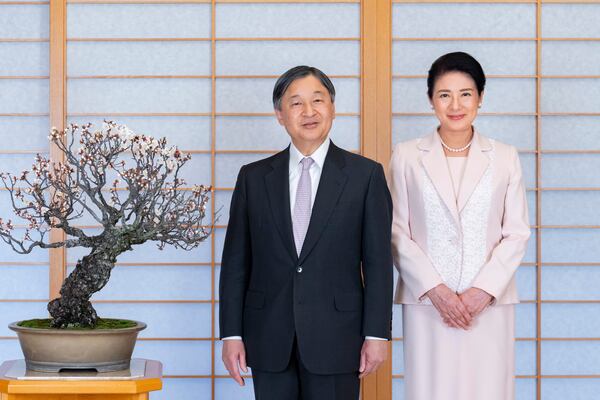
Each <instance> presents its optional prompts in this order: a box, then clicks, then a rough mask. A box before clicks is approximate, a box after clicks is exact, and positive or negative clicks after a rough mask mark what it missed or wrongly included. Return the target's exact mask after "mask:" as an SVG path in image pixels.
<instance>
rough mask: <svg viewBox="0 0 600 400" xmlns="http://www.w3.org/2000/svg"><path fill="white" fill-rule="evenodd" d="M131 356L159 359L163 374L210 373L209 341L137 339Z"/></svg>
mask: <svg viewBox="0 0 600 400" xmlns="http://www.w3.org/2000/svg"><path fill="white" fill-rule="evenodd" d="M133 357H134V358H147V359H150V360H160V361H161V362H162V364H163V374H164V375H210V370H211V368H210V363H211V354H210V342H209V341H204V340H203V341H138V342H137V344H136V346H135V350H134V351H133Z"/></svg>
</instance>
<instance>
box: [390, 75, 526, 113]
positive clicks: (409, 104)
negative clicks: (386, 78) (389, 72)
mask: <svg viewBox="0 0 600 400" xmlns="http://www.w3.org/2000/svg"><path fill="white" fill-rule="evenodd" d="M392 110H393V112H419V113H422V112H431V105H430V103H429V98H428V97H427V81H426V79H424V78H415V79H400V78H397V79H394V80H393V81H392ZM480 112H505V113H533V112H535V79H512V78H489V79H487V82H486V87H485V95H484V99H483V106H482V107H481V110H480Z"/></svg>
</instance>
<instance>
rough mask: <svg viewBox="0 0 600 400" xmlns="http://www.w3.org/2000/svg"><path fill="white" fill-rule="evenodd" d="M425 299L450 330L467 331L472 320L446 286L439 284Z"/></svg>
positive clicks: (456, 296) (464, 307)
mask: <svg viewBox="0 0 600 400" xmlns="http://www.w3.org/2000/svg"><path fill="white" fill-rule="evenodd" d="M427 297H429V300H431V302H432V303H433V306H434V307H435V308H436V310H438V312H439V313H440V316H441V317H442V319H443V320H444V322H445V323H446V324H447V325H448V326H450V327H451V328H462V329H465V330H467V329H469V325H470V324H471V321H472V319H473V317H472V315H471V314H470V313H469V311H468V310H467V307H466V306H465V305H464V304H463V302H462V301H461V298H460V297H458V295H457V294H456V293H454V292H453V291H452V290H451V289H450V288H449V287H448V286H446V285H444V284H443V283H440V284H439V285H437V286H436V287H434V288H433V289H431V290H430V291H428V292H427Z"/></svg>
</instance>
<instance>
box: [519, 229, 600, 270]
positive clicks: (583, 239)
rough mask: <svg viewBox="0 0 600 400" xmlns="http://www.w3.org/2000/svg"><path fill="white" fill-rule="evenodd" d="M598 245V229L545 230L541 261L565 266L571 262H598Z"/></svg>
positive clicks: (599, 258) (599, 256) (599, 254)
mask: <svg viewBox="0 0 600 400" xmlns="http://www.w3.org/2000/svg"><path fill="white" fill-rule="evenodd" d="M531 240H532V239H530V240H529V241H530V242H531ZM598 243H600V230H599V229H545V230H544V233H543V235H542V249H543V251H542V261H543V262H559V263H565V264H566V265H569V263H572V262H598V261H600V249H599V248H598Z"/></svg>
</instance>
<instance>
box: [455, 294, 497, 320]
mask: <svg viewBox="0 0 600 400" xmlns="http://www.w3.org/2000/svg"><path fill="white" fill-rule="evenodd" d="M458 297H460V300H461V301H462V303H463V304H464V305H465V307H466V308H467V311H468V312H469V314H470V315H471V318H475V317H476V316H477V315H479V313H481V312H482V311H483V310H484V309H485V308H486V307H487V306H489V305H490V303H491V302H492V300H493V299H494V298H493V297H492V296H491V295H490V294H489V293H488V292H486V291H484V290H481V289H478V288H474V287H472V288H469V289H467V290H465V291H464V292H463V293H461V294H460V295H459V296H458Z"/></svg>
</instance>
